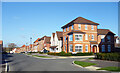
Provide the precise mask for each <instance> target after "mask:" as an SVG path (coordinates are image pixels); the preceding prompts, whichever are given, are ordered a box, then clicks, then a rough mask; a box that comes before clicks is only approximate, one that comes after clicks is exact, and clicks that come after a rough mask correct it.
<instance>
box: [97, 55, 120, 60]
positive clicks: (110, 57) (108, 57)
mask: <svg viewBox="0 0 120 73" xmlns="http://www.w3.org/2000/svg"><path fill="white" fill-rule="evenodd" d="M96 59H101V60H110V61H120V54H119V53H97V54H96Z"/></svg>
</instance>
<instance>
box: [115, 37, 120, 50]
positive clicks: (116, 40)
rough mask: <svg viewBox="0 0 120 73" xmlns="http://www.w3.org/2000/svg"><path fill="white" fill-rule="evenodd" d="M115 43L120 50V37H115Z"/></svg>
mask: <svg viewBox="0 0 120 73" xmlns="http://www.w3.org/2000/svg"><path fill="white" fill-rule="evenodd" d="M114 43H115V47H117V48H120V37H119V36H115V37H114Z"/></svg>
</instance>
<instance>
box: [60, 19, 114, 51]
mask: <svg viewBox="0 0 120 73" xmlns="http://www.w3.org/2000/svg"><path fill="white" fill-rule="evenodd" d="M98 25H99V24H98V23H95V22H93V21H90V20H88V19H85V18H83V17H78V18H76V19H74V20H72V21H71V22H69V23H68V24H66V25H64V26H62V29H63V51H65V52H66V53H68V52H72V53H77V52H82V53H85V52H93V53H97V52H102V51H101V48H100V49H99V47H101V45H99V44H102V43H100V39H99V38H100V36H101V35H102V34H101V33H100V32H98V31H100V30H98V29H97V28H98ZM106 33H107V32H106ZM99 35H100V36H99ZM105 36H106V38H107V36H108V39H110V40H111V41H110V42H108V43H110V45H111V46H109V47H111V48H113V47H114V45H113V43H114V41H113V39H114V38H113V37H114V33H112V32H110V31H109V32H108V33H107V34H105ZM98 39H99V40H98ZM108 43H107V45H108ZM102 47H106V45H105V44H104V46H102ZM104 52H106V51H104Z"/></svg>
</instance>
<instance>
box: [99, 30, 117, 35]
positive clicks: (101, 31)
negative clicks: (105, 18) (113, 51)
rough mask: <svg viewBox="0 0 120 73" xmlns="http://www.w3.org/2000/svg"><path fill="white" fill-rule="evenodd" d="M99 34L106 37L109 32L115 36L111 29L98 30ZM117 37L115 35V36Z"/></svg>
mask: <svg viewBox="0 0 120 73" xmlns="http://www.w3.org/2000/svg"><path fill="white" fill-rule="evenodd" d="M97 32H98V34H102V35H106V34H108V33H109V32H110V33H112V34H114V33H113V32H112V31H110V30H109V29H97ZM114 35H115V34H114Z"/></svg>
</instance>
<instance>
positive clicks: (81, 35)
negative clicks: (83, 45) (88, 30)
mask: <svg viewBox="0 0 120 73" xmlns="http://www.w3.org/2000/svg"><path fill="white" fill-rule="evenodd" d="M76 35H77V36H78V37H77V38H78V39H79V40H76ZM79 36H82V38H81V37H79ZM80 39H82V40H80ZM75 41H83V34H75Z"/></svg>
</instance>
